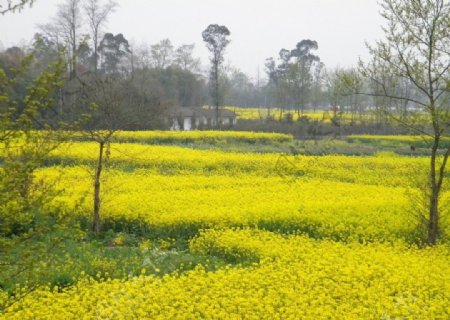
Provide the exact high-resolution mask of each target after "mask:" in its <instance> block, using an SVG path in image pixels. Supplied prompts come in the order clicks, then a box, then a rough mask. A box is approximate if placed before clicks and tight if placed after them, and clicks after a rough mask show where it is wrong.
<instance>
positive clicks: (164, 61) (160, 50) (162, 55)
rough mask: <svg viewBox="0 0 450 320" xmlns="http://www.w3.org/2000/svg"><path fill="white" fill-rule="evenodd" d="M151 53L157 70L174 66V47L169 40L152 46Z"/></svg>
mask: <svg viewBox="0 0 450 320" xmlns="http://www.w3.org/2000/svg"><path fill="white" fill-rule="evenodd" d="M150 53H151V57H152V61H153V64H154V67H155V68H157V69H164V68H166V67H168V66H169V65H171V64H172V60H173V45H172V42H171V41H170V40H169V39H163V40H161V41H160V42H159V43H157V44H154V45H152V46H150Z"/></svg>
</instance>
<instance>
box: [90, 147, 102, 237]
mask: <svg viewBox="0 0 450 320" xmlns="http://www.w3.org/2000/svg"><path fill="white" fill-rule="evenodd" d="M104 147H105V143H104V142H100V143H99V152H98V162H97V169H96V171H95V178H94V179H95V180H94V214H93V225H92V231H94V233H96V234H99V233H100V231H101V223H100V177H101V174H102V169H103V150H104Z"/></svg>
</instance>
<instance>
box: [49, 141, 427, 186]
mask: <svg viewBox="0 0 450 320" xmlns="http://www.w3.org/2000/svg"><path fill="white" fill-rule="evenodd" d="M97 149H98V145H97V144H95V143H92V142H89V143H88V142H86V143H81V142H79V143H72V144H68V145H66V146H62V147H61V148H59V149H58V150H56V151H55V152H54V153H53V154H52V159H51V160H50V164H60V163H63V164H64V163H65V164H95V163H96V157H97V152H98V150H97ZM107 160H108V161H107V165H109V166H112V167H116V168H117V169H119V168H122V169H123V170H128V171H133V170H137V169H139V168H145V169H147V170H151V171H152V172H156V173H159V174H164V175H172V176H177V175H179V174H199V175H205V176H210V175H216V174H219V175H230V176H236V175H240V174H244V175H247V174H253V175H258V176H264V177H273V176H279V177H283V178H285V179H286V180H289V181H291V182H293V181H298V180H300V179H304V178H317V179H321V180H332V181H339V182H348V183H362V184H371V185H386V186H403V187H408V186H416V184H417V183H421V182H423V181H422V180H423V179H426V177H427V175H426V168H427V162H428V160H427V158H426V157H417V158H410V157H398V156H394V155H389V154H388V155H384V156H377V157H358V156H339V155H327V156H290V155H283V154H254V153H253V154H252V153H235V152H222V151H213V150H193V149H187V148H181V147H174V146H148V145H141V144H126V143H124V144H112V145H111V147H110V150H109V158H108V159H107Z"/></svg>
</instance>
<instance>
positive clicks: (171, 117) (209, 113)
mask: <svg viewBox="0 0 450 320" xmlns="http://www.w3.org/2000/svg"><path fill="white" fill-rule="evenodd" d="M216 118H218V120H219V122H220V127H221V128H231V127H232V126H234V125H235V124H236V123H237V120H236V114H235V113H234V112H232V111H230V110H226V109H220V110H219V114H218V117H217V115H216V110H215V109H204V108H198V107H197V108H192V107H175V108H172V109H170V110H169V112H168V122H169V125H170V130H173V131H191V130H197V129H209V128H217V124H216Z"/></svg>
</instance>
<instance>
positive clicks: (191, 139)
mask: <svg viewBox="0 0 450 320" xmlns="http://www.w3.org/2000/svg"><path fill="white" fill-rule="evenodd" d="M114 140H115V141H124V142H140V143H148V144H151V143H154V144H161V143H211V142H224V143H225V142H228V143H229V142H245V143H267V142H287V141H292V140H293V137H292V135H289V134H282V133H264V132H248V131H242V132H239V131H120V132H117V133H116V134H115V135H114Z"/></svg>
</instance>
